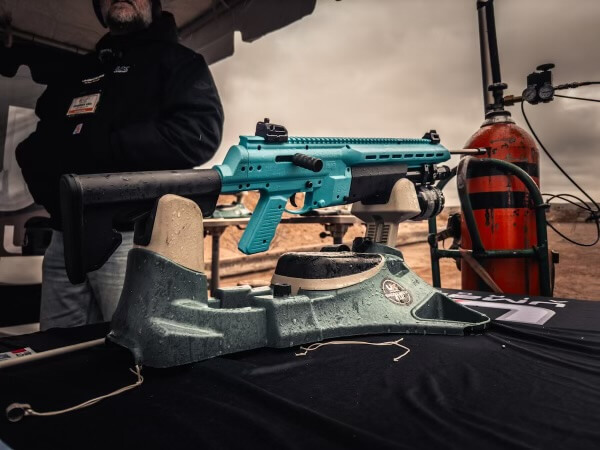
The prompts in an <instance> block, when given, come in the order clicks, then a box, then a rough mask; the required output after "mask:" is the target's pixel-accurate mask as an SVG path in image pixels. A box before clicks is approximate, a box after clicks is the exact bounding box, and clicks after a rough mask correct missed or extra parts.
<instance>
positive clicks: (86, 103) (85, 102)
mask: <svg viewBox="0 0 600 450" xmlns="http://www.w3.org/2000/svg"><path fill="white" fill-rule="evenodd" d="M99 101H100V94H99V93H98V94H92V95H84V96H83V97H77V98H74V99H73V101H72V102H71V106H70V107H69V111H67V116H77V115H79V114H93V113H94V112H96V107H97V106H98V102H99Z"/></svg>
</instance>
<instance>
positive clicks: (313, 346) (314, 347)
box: [296, 338, 410, 362]
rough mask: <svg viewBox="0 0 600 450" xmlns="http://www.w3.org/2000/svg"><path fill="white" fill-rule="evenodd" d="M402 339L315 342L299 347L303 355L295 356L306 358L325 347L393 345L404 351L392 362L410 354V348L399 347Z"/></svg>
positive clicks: (297, 354)
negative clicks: (307, 355) (310, 353)
mask: <svg viewBox="0 0 600 450" xmlns="http://www.w3.org/2000/svg"><path fill="white" fill-rule="evenodd" d="M403 340H404V338H400V339H398V340H396V341H388V342H366V341H329V342H317V343H315V344H310V345H309V346H308V347H300V350H304V353H296V356H306V354H307V353H308V352H312V351H314V350H318V349H320V348H321V347H325V346H326V345H374V346H379V347H382V346H390V345H393V346H395V347H400V348H403V349H404V350H406V351H405V352H404V353H402V354H401V355H400V356H396V357H395V358H394V362H398V361H400V359H401V358H404V357H405V356H406V355H408V354H409V353H410V348H408V347H406V346H404V345H401V344H400V342H402V341H403Z"/></svg>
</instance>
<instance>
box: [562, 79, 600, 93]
mask: <svg viewBox="0 0 600 450" xmlns="http://www.w3.org/2000/svg"><path fill="white" fill-rule="evenodd" d="M592 84H600V81H575V82H574V83H565V84H559V85H558V86H556V87H555V88H554V89H555V90H557V91H558V90H559V89H574V88H578V87H581V86H590V85H592Z"/></svg>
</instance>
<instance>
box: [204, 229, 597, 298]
mask: <svg viewBox="0 0 600 450" xmlns="http://www.w3.org/2000/svg"><path fill="white" fill-rule="evenodd" d="M556 226H557V227H558V228H559V229H560V230H561V231H562V232H563V233H565V234H566V235H567V236H569V237H572V238H574V239H577V240H580V241H583V242H591V241H593V240H594V239H595V237H596V227H595V225H593V224H590V223H583V222H572V223H559V224H557V225H556ZM443 228H445V219H444V218H441V219H440V220H438V229H443ZM323 231H324V228H323V226H322V225H319V224H306V225H280V226H279V228H278V229H277V234H276V236H275V239H274V240H273V244H272V246H271V250H270V251H269V252H267V253H266V254H261V255H260V256H255V257H250V258H248V257H244V255H243V254H242V253H240V252H239V251H238V250H237V248H236V247H237V242H238V240H239V238H240V236H241V233H242V230H239V229H237V228H235V227H230V228H229V229H228V230H227V231H226V232H225V233H224V235H223V237H222V238H221V262H222V266H223V267H225V268H224V269H222V270H221V272H222V278H221V286H234V285H237V284H246V283H248V284H252V285H265V284H269V281H270V278H271V275H272V273H273V270H274V267H275V263H276V259H277V254H280V253H281V251H285V250H292V249H298V248H303V249H308V248H310V247H311V246H314V247H315V248H318V246H321V245H328V244H331V243H332V239H331V238H330V237H325V238H321V237H319V234H320V233H321V232H323ZM363 233H364V226H363V225H354V226H352V227H351V228H350V229H349V230H348V233H347V234H346V236H345V238H344V242H348V243H349V242H351V241H352V239H353V238H354V237H357V236H362V235H363ZM426 237H427V224H426V223H414V222H406V223H403V224H401V225H400V230H399V242H400V245H399V248H400V249H401V250H402V252H403V253H404V257H405V259H406V262H407V263H408V264H409V266H410V267H411V268H412V269H413V270H414V271H415V272H416V273H417V274H418V275H419V276H421V277H422V278H423V279H425V280H426V281H428V282H431V266H430V259H429V246H428V244H427V243H426V242H425V239H426ZM548 237H549V240H550V247H551V248H552V249H553V250H556V251H558V252H559V254H560V263H559V264H558V265H557V266H556V282H555V291H554V296H555V297H562V298H576V299H585V300H600V244H597V245H595V246H594V247H578V246H575V245H572V244H570V243H568V242H567V241H566V240H564V239H563V238H561V237H560V236H558V235H557V234H556V233H554V232H553V231H552V230H548ZM446 245H450V242H449V241H447V242H446ZM210 252H211V239H210V237H207V238H206V239H205V260H206V261H207V265H208V263H209V261H210V254H211V253H210ZM269 255H271V256H269ZM269 259H270V261H269ZM236 260H237V261H239V260H241V261H242V267H241V268H240V265H239V264H238V266H236V267H238V268H237V269H236V268H233V267H232V268H231V269H230V270H229V271H228V270H227V268H226V266H227V264H228V263H229V262H232V261H236ZM253 270H256V271H255V272H252V271H253ZM441 273H442V286H443V287H447V288H454V289H460V272H459V271H458V270H457V269H456V265H455V264H454V261H452V260H448V259H444V260H442V261H441Z"/></svg>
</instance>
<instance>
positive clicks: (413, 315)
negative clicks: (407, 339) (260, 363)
mask: <svg viewBox="0 0 600 450" xmlns="http://www.w3.org/2000/svg"><path fill="white" fill-rule="evenodd" d="M353 250H354V251H353V252H335V253H329V252H321V253H312V254H293V253H291V254H287V255H284V256H282V258H281V259H280V261H279V264H278V268H277V270H276V275H275V276H274V282H275V283H277V281H278V279H279V281H282V280H283V281H292V283H291V286H290V285H288V284H286V285H282V284H280V283H277V285H276V286H275V288H274V289H273V288H272V287H263V288H255V289H252V288H250V287H249V286H240V287H235V288H223V289H219V290H218V291H217V294H216V298H209V297H208V295H207V280H206V275H205V274H204V273H202V272H199V271H196V270H190V269H188V268H186V267H183V266H181V265H179V264H177V263H174V262H173V261H171V260H169V259H167V258H165V257H163V256H161V255H160V254H158V253H156V252H153V251H151V250H148V249H144V248H134V249H132V250H131V251H130V253H129V259H128V263H127V274H126V278H125V285H124V288H123V293H122V295H121V299H120V302H119V306H118V308H117V311H116V312H115V314H114V316H113V322H112V331H111V332H110V334H109V335H108V339H109V340H111V341H112V342H114V343H116V344H118V345H121V346H123V347H126V348H128V349H129V350H131V352H132V353H133V355H134V357H135V360H136V363H138V364H142V365H144V366H150V367H171V366H177V365H181V364H187V363H191V362H195V361H200V360H203V359H208V358H212V357H214V356H218V355H223V354H227V353H234V352H239V351H243V350H249V349H254V348H259V347H277V348H282V347H292V346H296V345H300V344H305V343H309V342H317V341H321V340H323V339H330V338H337V337H344V336H356V335H362V334H381V333H418V334H451V335H461V334H464V333H466V332H472V331H480V330H483V329H485V328H486V326H487V324H488V323H489V319H488V318H487V317H486V316H485V315H483V314H480V313H478V312H476V311H473V310H471V309H468V308H466V307H464V306H461V305H459V304H457V303H455V302H453V301H452V300H451V299H449V298H448V297H446V296H445V295H444V294H442V293H440V292H438V291H436V290H435V289H434V288H432V287H431V286H429V285H428V284H427V283H426V282H425V281H423V280H422V279H420V278H419V277H418V276H417V275H416V274H415V273H414V272H412V271H411V270H410V269H409V268H408V267H407V266H406V264H405V263H404V260H403V258H402V254H401V253H400V252H399V251H398V250H395V249H392V248H390V247H386V246H384V245H380V244H374V243H371V242H370V241H365V240H361V239H359V240H357V241H355V244H354V248H353ZM286 258H287V259H289V260H290V261H288V262H289V263H290V264H292V265H293V264H297V265H304V266H308V267H311V264H316V263H318V262H320V263H322V271H323V273H325V274H326V275H328V278H294V277H290V276H289V275H286V274H285V273H286V267H285V264H282V262H283V263H285V262H286V261H285V260H286ZM306 258H308V261H306V260H305V259H306ZM348 258H354V259H358V260H364V261H366V262H367V263H366V264H364V265H363V266H364V267H360V269H365V270H359V271H356V270H354V269H355V268H356V264H354V262H353V260H350V262H349V263H347V262H348V261H345V260H347V259H348ZM308 263H310V264H308ZM280 265H281V266H282V267H279V266H280ZM340 268H341V269H344V268H345V270H346V271H347V270H348V268H350V269H351V270H354V273H353V274H350V275H342V276H336V275H338V274H337V273H336V272H337V271H339V270H341V269H340ZM288 269H289V268H288ZM292 269H293V267H292ZM357 270H358V269H357ZM281 273H284V274H283V275H281ZM340 280H341V281H340ZM304 282H306V284H307V286H308V287H309V288H310V289H308V288H304V287H302V284H303V283H304ZM286 286H287V287H286ZM311 286H312V287H311ZM313 287H314V288H313ZM289 289H292V290H297V292H295V293H294V295H287V294H288V292H286V291H288V290H289ZM274 291H275V294H276V296H274V295H273V293H274Z"/></svg>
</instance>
